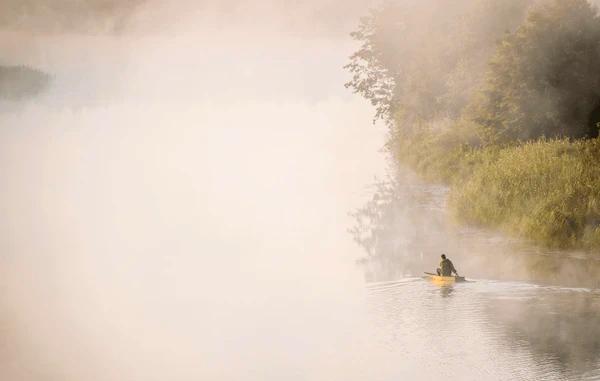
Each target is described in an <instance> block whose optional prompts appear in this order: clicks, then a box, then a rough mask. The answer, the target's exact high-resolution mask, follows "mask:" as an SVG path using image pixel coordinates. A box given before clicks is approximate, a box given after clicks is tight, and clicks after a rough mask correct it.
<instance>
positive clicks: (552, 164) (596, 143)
mask: <svg viewBox="0 0 600 381" xmlns="http://www.w3.org/2000/svg"><path fill="white" fill-rule="evenodd" d="M395 140H396V141H397V143H395V144H394V147H391V148H392V152H393V154H394V157H395V158H396V160H397V161H399V162H401V163H404V164H407V165H409V166H410V167H412V168H414V169H415V170H416V171H417V172H418V173H420V174H421V175H422V176H423V177H425V178H427V179H429V180H433V181H438V182H444V183H447V184H449V185H450V187H451V192H450V200H449V206H450V209H451V211H452V213H453V215H454V216H455V217H456V218H457V219H458V220H459V221H462V222H466V223H469V224H477V225H481V226H486V227H492V228H499V229H501V230H504V231H506V232H508V233H511V234H513V235H517V236H519V237H522V238H526V239H530V240H532V241H534V242H536V243H538V244H542V245H544V246H548V247H553V248H585V249H598V248H600V166H599V165H598V164H599V163H600V140H598V139H593V140H577V141H572V140H568V139H554V140H544V139H542V140H539V141H536V142H529V143H523V144H514V145H512V146H504V147H499V146H488V147H479V148H478V147H474V146H472V145H466V144H458V143H451V142H450V143H449V142H448V140H446V139H445V137H444V136H443V135H436V136H433V135H431V134H426V133H425V134H423V135H421V136H416V135H413V136H412V137H410V138H408V137H407V138H405V139H403V140H399V139H395ZM398 141H401V142H398Z"/></svg>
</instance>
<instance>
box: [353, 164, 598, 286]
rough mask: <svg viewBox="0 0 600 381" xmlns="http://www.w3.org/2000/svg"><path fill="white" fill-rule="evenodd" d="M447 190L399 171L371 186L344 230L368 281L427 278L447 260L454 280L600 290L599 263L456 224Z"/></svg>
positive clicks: (592, 258)
mask: <svg viewBox="0 0 600 381" xmlns="http://www.w3.org/2000/svg"><path fill="white" fill-rule="evenodd" d="M447 193H448V190H447V188H445V187H441V186H435V185H430V184H425V183H423V182H421V181H419V180H418V179H417V178H416V177H415V176H413V175H412V174H410V173H408V172H406V173H400V174H398V175H397V176H396V178H395V180H394V181H392V182H382V183H378V184H376V185H375V189H374V191H373V197H372V198H371V200H370V201H369V202H367V203H366V204H365V205H364V206H363V207H362V208H361V209H359V210H357V211H356V212H355V213H354V214H353V216H354V218H355V221H356V224H355V226H354V227H353V229H352V230H351V233H352V235H353V237H354V239H355V241H356V242H357V243H358V244H359V245H360V246H361V247H363V249H364V251H365V253H366V256H365V257H364V258H362V259H361V260H360V261H359V263H360V264H361V265H363V268H364V270H365V275H366V278H367V280H369V281H384V280H394V279H398V278H401V277H403V276H410V275H419V274H422V273H423V272H424V271H432V270H433V269H435V267H436V265H437V263H438V262H439V255H440V254H441V253H448V254H449V256H450V258H451V259H452V261H453V262H454V264H455V265H456V267H457V269H458V270H459V272H460V273H461V275H467V276H470V277H477V278H483V279H497V280H519V281H535V282H540V283H544V284H559V285H564V286H575V287H600V257H598V256H595V255H593V254H589V253H577V252H571V253H565V252H554V251H549V250H544V249H540V248H537V247H535V246H533V245H531V244H528V243H526V242H522V241H519V240H515V239H509V238H507V237H505V236H502V235H500V234H497V233H495V232H490V231H485V230H482V229H478V228H473V227H464V226H459V225H457V224H455V223H454V222H453V221H452V216H450V215H449V213H448V211H447V208H446V205H445V204H446V198H447Z"/></svg>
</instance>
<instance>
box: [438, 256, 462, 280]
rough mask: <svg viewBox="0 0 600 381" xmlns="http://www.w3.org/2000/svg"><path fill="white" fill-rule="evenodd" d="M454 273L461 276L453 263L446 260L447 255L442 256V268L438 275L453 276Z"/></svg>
mask: <svg viewBox="0 0 600 381" xmlns="http://www.w3.org/2000/svg"><path fill="white" fill-rule="evenodd" d="M452 273H454V274H456V276H459V275H458V272H457V271H456V268H455V267H454V264H453V263H452V261H451V260H449V259H448V258H446V254H442V261H441V262H440V268H439V269H437V274H438V275H440V276H452Z"/></svg>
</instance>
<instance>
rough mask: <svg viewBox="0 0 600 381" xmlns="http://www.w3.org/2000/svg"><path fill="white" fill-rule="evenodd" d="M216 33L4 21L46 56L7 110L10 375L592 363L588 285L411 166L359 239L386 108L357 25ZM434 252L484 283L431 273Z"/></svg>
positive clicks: (3, 202)
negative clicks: (348, 31)
mask: <svg viewBox="0 0 600 381" xmlns="http://www.w3.org/2000/svg"><path fill="white" fill-rule="evenodd" d="M212 36H213V35H212V34H206V33H204V34H200V35H199V34H193V35H180V34H175V35H170V36H167V37H165V36H157V35H142V36H136V37H97V36H96V37H94V36H73V35H52V36H44V37H40V36H38V37H36V38H33V39H32V38H31V36H20V35H14V34H11V35H3V38H2V39H0V41H2V47H3V49H4V51H7V52H10V54H9V57H11V59H13V60H14V63H26V64H30V65H33V66H37V67H41V68H42V69H44V70H46V71H48V72H51V73H52V74H53V75H54V82H53V86H52V88H51V89H50V91H49V92H48V93H47V94H46V95H44V96H43V97H42V98H39V99H36V100H35V101H32V102H27V103H25V104H9V105H7V104H6V103H4V104H3V105H2V114H1V116H0V118H1V120H2V128H1V129H0V171H1V173H2V189H1V190H0V192H1V193H0V210H1V211H2V213H1V216H0V225H1V226H2V233H1V235H0V332H1V338H2V345H1V346H0V375H1V376H2V379H12V380H17V379H18V380H57V381H58V380H60V381H69V380H99V381H109V380H110V381H112V380H182V381H183V380H219V381H220V380H282V379H284V380H315V381H320V380H398V379H411V380H419V379H423V380H428V379H432V378H435V377H453V378H454V379H461V380H481V379H490V380H537V379H547V380H571V379H589V380H593V379H600V363H599V357H600V332H599V328H598V327H600V321H599V319H600V318H599V316H600V315H599V313H598V312H599V311H600V294H599V293H598V291H597V290H596V289H594V287H593V286H591V287H588V286H587V285H584V284H579V285H578V287H586V288H573V286H574V285H572V284H568V282H563V281H562V279H563V278H562V277H561V278H556V279H551V278H545V282H537V278H535V276H532V275H531V274H534V273H535V271H532V268H537V267H535V266H534V267H526V266H521V264H522V263H526V262H527V263H529V261H521V259H520V258H529V257H527V256H526V255H527V254H526V253H529V252H532V250H533V249H527V250H529V251H527V250H524V249H516V248H515V247H517V246H518V247H521V246H519V245H520V244H519V243H515V242H513V241H510V240H507V239H506V238H504V237H499V236H497V235H495V234H491V233H485V232H482V231H480V230H474V229H467V228H464V227H455V226H454V225H453V224H452V223H451V222H450V221H449V219H448V218H447V216H446V212H445V205H444V202H445V201H444V199H445V194H446V190H445V189H443V188H440V187H435V186H431V185H426V184H421V183H419V182H418V181H417V180H415V179H413V178H410V176H409V177H407V179H406V181H405V182H404V183H403V185H402V186H400V187H396V188H395V193H394V196H393V200H394V202H395V204H393V205H391V206H390V208H389V209H386V210H389V211H391V217H392V220H393V221H394V223H392V224H385V225H384V226H383V227H384V228H385V229H387V230H386V232H389V234H388V235H386V236H385V237H386V239H384V240H381V241H380V246H379V247H377V248H376V249H377V250H375V251H373V253H380V254H381V255H379V254H378V255H375V257H370V258H369V259H367V260H365V257H366V252H365V251H363V249H362V248H361V247H360V246H358V245H356V244H355V243H354V242H353V241H352V234H350V233H349V232H348V230H351V229H352V227H353V226H355V219H354V217H352V216H350V215H349V213H350V212H352V211H353V210H356V209H357V208H360V207H361V206H362V205H364V204H365V203H366V202H368V201H369V200H370V199H371V197H372V196H373V194H374V193H375V194H377V190H376V189H374V188H373V187H372V186H371V184H373V182H374V181H375V177H379V178H384V177H385V168H386V163H385V158H384V157H383V155H382V154H381V153H380V152H379V150H380V148H381V147H382V145H383V140H384V135H385V129H384V128H383V127H382V126H372V125H371V116H372V110H371V108H370V107H369V105H368V104H366V102H364V101H363V100H361V99H359V98H358V97H355V96H352V95H351V94H349V93H348V92H347V91H345V90H344V89H343V82H344V81H345V80H346V79H347V78H346V76H345V74H344V73H343V71H342V69H341V66H342V65H343V64H344V63H345V61H346V57H347V56H348V55H349V54H350V53H351V52H352V51H353V49H354V48H355V46H354V45H353V44H352V43H350V42H349V41H347V40H346V39H345V37H344V38H340V37H335V38H334V37H331V38H320V37H315V36H314V35H311V36H310V37H309V38H299V37H298V36H286V35H283V36H273V35H270V34H269V35H267V36H265V35H262V34H261V35H260V36H261V37H264V38H258V36H253V38H252V39H249V38H244V39H242V38H241V37H240V35H239V34H234V36H233V37H232V36H229V37H227V36H225V37H223V36H221V37H223V38H222V39H221V40H219V41H217V42H214V41H212V42H211V41H210V40H212V38H211V37H212ZM8 63H11V62H8ZM370 227H371V226H369V225H368V224H367V225H365V226H364V228H365V229H367V230H368V229H369V228H370ZM515 245H516V246H515ZM490 247H495V248H496V250H495V251H492V250H490V249H489V248H490ZM442 250H443V251H446V252H448V254H449V256H450V257H451V258H452V259H453V260H455V263H456V265H457V267H458V268H459V269H460V270H461V272H464V274H465V275H467V277H468V278H469V279H470V280H472V282H469V283H465V284H460V285H457V286H455V287H451V288H440V287H436V286H433V285H431V284H429V283H427V282H426V281H424V280H423V279H421V278H420V277H419V274H421V272H422V271H425V270H430V269H432V268H434V267H435V264H436V262H437V258H438V255H439V253H440V252H441V251H442ZM508 251H510V254H511V255H510V256H509V257H505V256H501V255H500V254H502V253H507V252H508ZM533 252H535V253H537V254H540V255H542V254H543V256H545V257H549V256H550V257H551V256H552V255H553V254H552V253H545V252H537V251H535V250H533ZM389 253H391V254H389ZM573 255H574V256H576V254H573ZM498 258H504V259H503V260H498ZM509 258H510V259H509ZM515 258H516V259H515ZM357 262H359V263H360V265H357ZM534 262H535V263H539V261H534ZM544 263H545V262H544ZM542 267H544V266H542ZM544 268H547V266H545V267H544ZM523 269H524V270H523ZM563 275H564V274H563ZM365 279H366V281H365ZM553 280H555V282H553ZM583 281H584V280H582V282H583ZM583 283H584V282H583ZM567 286H568V287H571V288H568V287H567Z"/></svg>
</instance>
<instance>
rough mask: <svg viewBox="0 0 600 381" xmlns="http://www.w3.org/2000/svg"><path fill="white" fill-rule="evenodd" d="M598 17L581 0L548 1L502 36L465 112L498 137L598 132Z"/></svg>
mask: <svg viewBox="0 0 600 381" xmlns="http://www.w3.org/2000/svg"><path fill="white" fill-rule="evenodd" d="M599 68H600V20H599V18H598V15H597V11H596V9H595V8H594V7H592V6H591V5H590V3H588V2H587V1H586V0H549V1H547V2H544V3H542V4H540V5H538V6H537V7H535V8H534V9H533V10H532V11H531V12H530V13H529V15H528V17H527V20H526V21H525V22H524V24H523V25H522V26H521V27H519V28H518V30H517V31H516V32H515V33H513V34H510V35H508V36H506V37H505V38H504V39H503V40H502V42H501V43H500V44H499V46H498V48H497V52H496V54H495V56H494V57H493V58H492V60H491V62H490V64H489V71H488V74H487V76H486V79H485V84H484V85H483V87H482V89H481V91H480V92H479V94H478V95H477V97H475V99H474V101H473V102H472V104H471V105H470V106H469V111H468V116H469V118H470V119H471V120H473V121H474V122H476V123H477V124H479V125H481V126H483V127H484V128H485V129H486V131H487V132H488V133H489V136H490V137H492V139H494V140H497V141H510V140H515V139H516V140H529V139H535V138H539V137H542V136H546V137H557V136H561V137H573V138H582V137H596V136H598V128H597V126H596V124H597V123H598V122H599V121H600V70H599Z"/></svg>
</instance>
